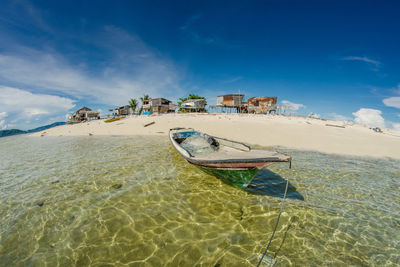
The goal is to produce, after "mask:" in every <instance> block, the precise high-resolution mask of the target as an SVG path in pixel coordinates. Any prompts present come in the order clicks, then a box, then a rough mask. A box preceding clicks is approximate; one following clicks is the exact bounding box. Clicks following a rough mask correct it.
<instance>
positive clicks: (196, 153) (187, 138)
mask: <svg viewBox="0 0 400 267" xmlns="http://www.w3.org/2000/svg"><path fill="white" fill-rule="evenodd" d="M169 137H170V140H171V143H172V145H173V146H174V148H175V149H176V151H177V152H178V153H179V154H180V155H181V156H182V157H183V158H184V159H185V160H187V161H188V162H189V163H191V164H193V165H195V166H197V167H199V168H200V169H202V170H203V171H205V172H206V173H209V174H211V175H214V176H216V177H218V178H220V179H222V180H224V181H226V182H228V183H230V184H233V185H235V186H237V187H240V188H243V189H245V188H246V187H247V186H248V185H249V184H250V182H251V181H252V180H253V178H254V176H256V174H257V173H259V172H260V171H261V170H262V169H263V168H266V167H267V166H269V165H271V164H273V163H278V162H291V157H290V156H287V155H284V154H281V153H278V152H275V151H268V150H252V149H251V148H250V147H249V146H247V145H245V144H243V143H240V142H235V141H231V140H227V139H223V138H219V137H215V136H211V135H208V134H205V133H202V132H199V131H195V130H194V129H191V128H189V129H188V128H173V129H170V131H169Z"/></svg>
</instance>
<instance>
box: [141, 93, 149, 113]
mask: <svg viewBox="0 0 400 267" xmlns="http://www.w3.org/2000/svg"><path fill="white" fill-rule="evenodd" d="M149 99H150V96H149V95H143V97H141V98H140V101H142V106H141V107H140V109H139V114H142V111H143V102H144V101H145V100H149Z"/></svg>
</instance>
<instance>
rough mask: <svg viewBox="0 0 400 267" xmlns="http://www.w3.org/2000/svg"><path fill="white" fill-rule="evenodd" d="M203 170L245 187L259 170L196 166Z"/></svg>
mask: <svg viewBox="0 0 400 267" xmlns="http://www.w3.org/2000/svg"><path fill="white" fill-rule="evenodd" d="M197 167H199V168H200V169H201V170H203V171H204V172H206V173H208V174H211V175H213V176H216V177H217V178H219V179H221V180H223V181H225V182H227V183H229V184H232V185H234V186H237V187H240V188H242V189H245V188H246V187H247V186H248V185H249V184H250V183H251V181H252V180H253V178H254V177H255V176H256V174H257V173H259V172H260V171H261V170H260V169H258V168H249V169H246V168H243V169H229V168H228V169H225V168H209V167H203V166H197Z"/></svg>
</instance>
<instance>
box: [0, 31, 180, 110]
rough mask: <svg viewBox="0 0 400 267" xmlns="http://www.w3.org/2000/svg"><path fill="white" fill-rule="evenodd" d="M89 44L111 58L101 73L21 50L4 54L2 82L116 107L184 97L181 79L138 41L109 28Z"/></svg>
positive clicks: (167, 62) (56, 56)
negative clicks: (130, 102)
mask: <svg viewBox="0 0 400 267" xmlns="http://www.w3.org/2000/svg"><path fill="white" fill-rule="evenodd" d="M88 39H89V40H86V41H87V42H89V43H91V44H92V45H94V46H96V47H97V48H98V49H99V50H101V51H104V54H107V56H105V58H104V59H103V60H104V62H102V64H99V65H98V66H101V68H98V66H90V65H89V66H88V64H87V62H79V61H77V59H75V61H73V60H71V59H67V58H65V57H64V56H63V55H61V54H60V53H57V52H54V50H47V51H38V50H34V49H30V48H26V47H19V48H18V51H17V52H14V53H8V54H4V53H3V54H2V53H0V79H1V80H3V81H5V83H4V82H3V85H4V84H8V85H11V86H13V87H19V88H21V87H24V88H30V90H31V91H33V90H34V89H40V90H41V91H45V92H46V93H47V94H50V95H52V94H57V95H60V94H61V95H64V96H68V97H72V98H75V99H81V100H83V101H87V102H91V103H97V104H106V105H111V106H114V105H122V104H124V103H127V101H128V99H129V98H131V97H139V96H141V95H143V94H145V93H146V94H149V95H150V96H152V97H161V96H162V97H166V98H170V99H171V100H175V99H176V98H178V97H179V96H181V94H182V89H181V88H180V87H179V81H180V77H182V73H181V72H180V71H179V70H178V69H177V67H176V66H175V65H174V64H173V62H171V61H170V60H169V59H168V58H166V57H163V56H162V55H161V54H160V53H159V52H158V51H153V49H151V48H150V47H148V46H147V45H146V44H145V43H144V42H143V41H142V40H141V39H140V38H139V37H138V36H136V35H133V34H129V33H127V32H125V31H124V30H122V29H120V28H117V27H114V26H106V27H104V30H103V31H102V33H101V34H99V35H98V36H95V37H88ZM49 51H50V52H49ZM91 67H92V68H91ZM94 70H95V71H94Z"/></svg>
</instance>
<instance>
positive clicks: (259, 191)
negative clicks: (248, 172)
mask: <svg viewBox="0 0 400 267" xmlns="http://www.w3.org/2000/svg"><path fill="white" fill-rule="evenodd" d="M285 187H286V180H285V179H283V178H282V176H280V175H279V174H276V173H274V172H272V171H270V170H267V169H264V170H262V171H260V172H259V173H258V174H257V175H256V176H255V177H254V179H253V180H252V181H251V183H250V184H249V185H248V186H247V188H246V191H247V192H249V193H252V194H256V195H266V196H271V197H280V198H283V195H284V193H285ZM286 198H290V199H297V200H303V201H304V197H303V196H302V195H301V194H300V193H299V192H297V190H296V187H294V186H293V185H292V184H291V183H290V182H289V185H288V190H287V194H286Z"/></svg>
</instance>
